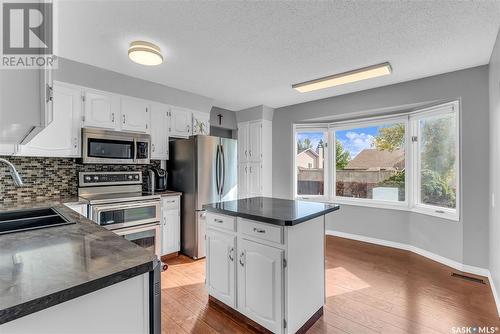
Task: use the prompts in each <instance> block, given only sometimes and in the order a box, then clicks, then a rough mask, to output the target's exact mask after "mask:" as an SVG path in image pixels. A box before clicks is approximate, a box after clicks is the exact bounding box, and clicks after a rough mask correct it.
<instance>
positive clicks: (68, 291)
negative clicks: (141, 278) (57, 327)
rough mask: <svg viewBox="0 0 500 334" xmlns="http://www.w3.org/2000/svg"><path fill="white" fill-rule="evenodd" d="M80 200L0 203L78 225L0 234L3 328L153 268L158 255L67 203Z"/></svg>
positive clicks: (0, 317)
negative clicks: (56, 214) (49, 211)
mask: <svg viewBox="0 0 500 334" xmlns="http://www.w3.org/2000/svg"><path fill="white" fill-rule="evenodd" d="M78 201H79V199H78V198H65V199H61V200H58V201H52V202H44V203H20V204H2V205H0V211H5V210H14V209H23V208H35V207H48V206H53V207H55V208H56V209H57V210H59V211H60V212H61V213H62V214H63V215H65V216H66V217H67V218H69V219H70V220H74V221H76V224H69V225H64V226H57V227H48V228H42V229H38V230H31V231H23V232H16V233H9V234H3V235H0V324H4V323H7V322H10V321H12V320H15V319H18V318H21V317H24V316H26V315H28V314H31V313H34V312H37V311H41V310H43V309H46V308H49V307H52V306H54V305H57V304H60V303H63V302H66V301H68V300H71V299H74V298H77V297H80V296H83V295H85V294H88V293H90V292H93V291H96V290H99V289H102V288H105V287H108V286H111V285H113V284H116V283H119V282H122V281H125V280H127V279H129V278H132V277H134V276H138V275H142V274H145V273H147V272H149V271H151V270H153V268H154V264H155V261H157V260H156V256H154V255H151V254H150V253H148V252H147V251H146V250H144V249H143V248H141V247H139V246H137V245H135V244H133V243H131V242H129V241H127V240H125V239H124V238H122V237H120V236H118V235H116V234H114V233H113V232H110V231H108V230H106V229H105V228H102V227H100V226H98V225H96V224H95V223H93V222H92V221H90V220H88V219H86V218H85V217H83V216H81V215H79V214H77V213H75V212H73V211H72V210H71V209H69V208H67V207H66V206H64V205H63V203H66V202H78Z"/></svg>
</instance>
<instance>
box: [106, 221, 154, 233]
mask: <svg viewBox="0 0 500 334" xmlns="http://www.w3.org/2000/svg"><path fill="white" fill-rule="evenodd" d="M157 228H158V229H159V228H160V223H151V224H147V225H139V226H133V227H124V228H120V229H117V230H113V232H114V233H116V234H118V235H124V234H128V233H130V232H134V233H137V232H144V231H149V230H156V229H157Z"/></svg>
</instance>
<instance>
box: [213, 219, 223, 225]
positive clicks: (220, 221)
mask: <svg viewBox="0 0 500 334" xmlns="http://www.w3.org/2000/svg"><path fill="white" fill-rule="evenodd" d="M214 222H216V223H219V224H222V223H223V222H224V221H223V220H222V219H217V218H214Z"/></svg>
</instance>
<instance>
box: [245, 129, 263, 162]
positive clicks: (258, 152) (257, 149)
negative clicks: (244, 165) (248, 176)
mask: <svg viewBox="0 0 500 334" xmlns="http://www.w3.org/2000/svg"><path fill="white" fill-rule="evenodd" d="M248 137H249V138H248V139H249V143H248V160H249V161H260V159H261V158H262V122H250V125H249V136H248Z"/></svg>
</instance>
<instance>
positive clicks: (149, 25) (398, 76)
mask: <svg viewBox="0 0 500 334" xmlns="http://www.w3.org/2000/svg"><path fill="white" fill-rule="evenodd" d="M57 10H58V15H57V14H56V15H57V18H58V22H57V26H58V32H57V33H58V36H57V40H58V42H59V45H58V54H59V55H60V56H63V57H66V58H69V59H73V60H76V61H80V62H83V63H87V64H91V65H95V66H99V67H102V68H106V69H110V70H114V71H117V72H121V73H125V74H128V75H132V76H135V77H139V78H142V79H146V80H150V81H154V82H158V83H162V84H165V85H168V86H171V87H175V88H178V89H183V90H186V91H190V92H193V93H197V94H200V95H204V96H207V97H210V98H213V99H214V100H215V105H217V106H219V107H223V108H228V109H231V110H240V109H243V108H247V107H251V106H255V105H260V104H264V105H268V106H271V107H280V106H285V105H290V104H295V103H299V102H305V101H310V100H316V99H319V98H324V97H329V96H334V95H340V94H345V93H349V92H353V91H359V90H364V89H368V88H373V87H379V86H384V85H388V84H393V83H397V82H402V81H407V80H412V79H417V78H422V77H426V76H430V75H435V74H439V73H444V72H450V71H454V70H458V69H463V68H467V67H472V66H477V65H482V64H486V63H488V61H489V57H490V55H491V51H492V48H493V44H494V41H495V38H496V34H497V32H498V28H499V24H500V2H497V1H476V2H468V1H441V0H439V1H437V0H436V1H411V2H407V1H405V2H399V1H386V2H381V1H361V0H358V1H355V2H354V1H322V2H312V1H309V2H306V1H287V2H282V1H279V2H278V1H256V2H254V1H251V2H243V1H204V2H195V1H62V2H59V3H58V7H57ZM137 39H144V40H147V41H151V42H154V43H156V44H158V45H159V46H160V47H161V49H162V52H163V55H164V57H165V60H166V62H165V63H163V64H162V65H160V66H156V67H144V66H140V65H137V64H134V63H132V62H131V61H130V60H129V59H128V58H127V48H128V45H129V43H130V42H131V41H133V40H137ZM385 61H389V62H390V63H391V65H392V67H393V74H392V75H390V76H386V77H382V78H376V79H370V80H366V81H363V82H358V83H352V84H347V85H344V86H339V87H334V88H329V89H324V90H321V91H317V92H311V93H303V94H301V93H298V92H296V91H295V90H293V89H292V88H291V87H290V86H291V84H293V83H297V82H302V81H306V80H310V79H315V78H318V77H323V76H326V75H330V74H334V73H339V72H344V71H347V70H351V69H355V68H359V67H364V66H367V65H372V64H377V63H381V62H385Z"/></svg>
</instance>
